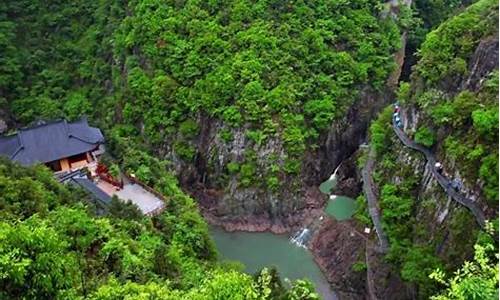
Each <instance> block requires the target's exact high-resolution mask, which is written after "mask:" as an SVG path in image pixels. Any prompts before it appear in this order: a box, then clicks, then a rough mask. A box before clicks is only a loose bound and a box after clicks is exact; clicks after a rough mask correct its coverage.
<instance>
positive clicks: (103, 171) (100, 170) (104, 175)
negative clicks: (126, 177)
mask: <svg viewBox="0 0 500 300" xmlns="http://www.w3.org/2000/svg"><path fill="white" fill-rule="evenodd" d="M96 172H97V176H99V178H101V179H102V180H104V181H106V182H107V183H109V184H112V185H114V186H116V187H119V188H123V180H120V181H118V180H117V179H115V178H114V177H113V175H111V174H109V170H108V167H106V166H105V165H103V164H98V165H97V169H96Z"/></svg>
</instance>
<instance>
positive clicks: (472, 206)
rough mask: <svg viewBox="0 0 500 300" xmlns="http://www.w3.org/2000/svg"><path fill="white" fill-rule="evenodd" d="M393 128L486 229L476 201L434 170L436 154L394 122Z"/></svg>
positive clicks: (451, 195)
mask: <svg viewBox="0 0 500 300" xmlns="http://www.w3.org/2000/svg"><path fill="white" fill-rule="evenodd" d="M392 128H393V129H394V132H395V133H396V135H397V137H398V138H399V140H400V141H401V142H402V143H403V145H405V146H406V147H408V148H410V149H413V150H416V151H418V152H420V153H422V154H424V156H425V159H426V160H427V165H426V168H427V169H429V171H431V173H432V175H433V176H434V178H435V179H436V181H437V182H438V183H439V185H440V186H441V187H442V188H443V189H444V190H445V192H446V194H448V196H450V197H451V198H452V199H453V200H455V201H456V202H458V203H459V204H461V205H463V206H465V207H466V208H468V209H469V210H470V211H471V212H472V214H473V215H474V217H475V218H476V222H477V223H478V224H479V226H481V227H484V224H485V221H486V218H485V216H484V213H483V211H482V210H481V209H480V208H479V207H478V205H477V204H476V203H475V202H474V201H472V200H471V199H468V198H466V197H465V196H464V195H462V194H460V193H459V192H457V191H456V190H455V189H453V188H452V187H451V181H450V180H449V179H448V178H446V177H444V176H443V175H441V174H439V172H438V171H437V170H436V168H434V164H435V163H436V158H435V156H434V154H433V153H432V152H431V151H430V150H429V149H428V148H426V147H424V146H422V145H420V144H417V143H415V142H414V141H412V140H410V138H409V137H408V136H407V135H406V134H405V133H404V132H403V130H402V129H401V128H399V127H398V126H397V125H396V124H395V123H394V120H393V123H392Z"/></svg>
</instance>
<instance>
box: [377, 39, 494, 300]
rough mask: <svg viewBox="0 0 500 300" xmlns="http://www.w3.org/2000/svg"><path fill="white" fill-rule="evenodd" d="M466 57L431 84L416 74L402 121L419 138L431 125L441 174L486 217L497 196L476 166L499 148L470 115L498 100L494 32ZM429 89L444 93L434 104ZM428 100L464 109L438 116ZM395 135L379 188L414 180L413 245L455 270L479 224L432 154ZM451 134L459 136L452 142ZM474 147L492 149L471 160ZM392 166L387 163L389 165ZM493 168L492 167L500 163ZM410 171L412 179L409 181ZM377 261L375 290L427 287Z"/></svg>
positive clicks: (411, 292)
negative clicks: (430, 162)
mask: <svg viewBox="0 0 500 300" xmlns="http://www.w3.org/2000/svg"><path fill="white" fill-rule="evenodd" d="M464 59H465V61H466V69H465V70H464V71H461V72H453V73H449V74H448V75H447V76H443V78H442V79H441V80H440V81H439V82H436V83H434V84H432V85H431V84H429V81H428V80H427V81H426V80H425V79H423V78H422V77H421V76H420V74H419V73H416V74H414V75H413V76H412V82H411V83H410V84H411V89H412V91H411V95H410V97H409V98H407V99H405V100H404V101H403V104H402V110H401V113H400V114H401V119H402V121H403V128H404V130H405V132H407V133H408V134H409V135H410V136H411V137H412V138H416V137H417V135H418V131H419V130H420V129H421V128H423V127H427V128H430V129H431V131H433V132H434V134H435V136H434V144H433V145H432V146H429V147H430V148H431V149H432V151H433V152H434V153H435V154H436V157H437V159H438V160H439V161H441V162H442V163H443V165H444V175H445V176H446V177H448V178H451V179H458V180H459V181H460V182H461V183H462V187H461V188H460V192H461V193H462V194H463V195H465V196H466V197H467V198H469V199H472V200H473V201H475V202H476V203H477V204H478V205H479V207H480V208H481V209H482V210H483V212H485V213H486V214H487V216H488V218H490V219H495V218H497V217H498V211H497V209H496V207H495V205H494V204H492V202H491V201H490V200H488V197H492V196H491V194H488V193H486V192H485V188H486V187H487V182H486V181H485V179H484V178H483V177H482V175H477V174H478V169H479V168H481V169H483V168H484V161H486V160H488V158H487V157H488V155H495V154H494V152H495V151H496V150H495V149H496V148H497V147H498V146H497V145H498V137H496V138H495V137H494V134H493V137H491V136H485V135H484V133H483V135H481V134H478V133H477V132H476V131H475V130H477V128H476V124H475V121H476V120H472V118H471V115H474V112H473V111H474V110H476V111H480V112H483V111H486V110H487V109H488V107H490V106H491V105H493V107H495V106H497V105H498V98H496V97H497V95H496V94H495V93H494V94H495V95H493V98H492V94H491V93H490V92H489V91H488V85H491V84H493V83H494V85H497V84H498V82H497V81H496V82H494V81H492V78H493V77H492V76H495V75H494V74H495V72H497V70H498V64H497V63H498V37H497V35H496V34H495V35H487V36H484V37H482V38H481V39H480V40H478V41H477V42H476V46H475V47H474V48H473V51H471V54H470V56H468V57H465V58H464ZM417 70H418V66H417ZM493 80H494V79H493ZM432 95H439V100H438V101H436V102H433V103H434V104H430V103H426V102H425V101H428V100H427V99H426V98H425V97H430V98H432ZM469 96H470V98H468V97H469ZM495 103H496V104H495ZM431 105H435V107H447V106H446V105H449V106H450V107H452V109H458V110H460V111H457V112H456V113H457V114H458V116H459V117H454V118H452V119H454V120H455V121H453V122H452V121H449V119H446V118H442V119H438V118H437V117H436V116H441V115H438V113H442V112H440V111H438V110H434V107H432V106H431ZM455 107H457V108H455ZM458 107H460V108H458ZM495 109H496V108H495ZM445 116H446V115H445ZM390 139H391V142H390V146H389V150H388V151H387V152H386V153H385V154H384V156H383V157H381V158H380V159H379V160H378V162H377V164H376V167H375V170H374V173H375V174H376V177H377V180H376V182H377V184H378V190H379V194H380V193H381V190H382V188H383V186H384V185H392V186H396V187H401V186H410V187H411V188H410V189H409V191H408V192H409V194H411V198H412V199H414V202H413V204H412V205H413V209H412V214H411V216H409V218H414V220H415V221H414V222H413V223H412V225H411V232H412V235H411V236H410V237H409V238H410V239H411V243H412V245H413V246H412V247H425V248H427V249H428V251H429V252H428V253H429V255H432V256H435V257H437V258H439V261H440V263H441V264H442V268H444V269H445V270H446V271H448V272H452V271H453V270H455V268H456V267H457V266H459V265H460V264H461V263H462V262H463V261H464V260H467V259H470V257H471V255H472V252H473V245H474V243H475V242H476V240H477V234H478V231H479V229H480V228H479V226H478V225H477V223H476V221H475V218H474V216H473V215H472V214H471V212H470V211H469V210H468V209H467V208H465V207H464V206H462V205H460V204H459V203H457V202H456V201H454V200H453V199H452V198H451V197H449V196H447V194H446V193H445V192H444V190H443V188H442V187H441V186H440V185H439V184H438V182H437V181H436V180H435V178H434V177H433V175H432V174H431V172H430V171H429V168H427V167H426V163H427V162H426V160H425V158H424V156H423V155H422V154H421V153H419V152H416V151H414V150H411V149H408V148H405V147H404V146H403V144H401V143H400V141H399V140H398V139H397V138H396V136H395V135H394V134H391V135H390ZM454 141H459V142H458V143H455V144H453V143H452V142H454ZM450 145H451V146H450ZM474 149H482V150H485V149H489V150H487V152H486V153H485V154H479V157H478V158H476V161H474V160H471V158H470V155H472V154H471V152H472V153H473V152H474ZM453 151H459V152H458V153H460V151H461V152H462V153H463V154H461V155H460V158H458V159H457V158H453V155H454V152H453ZM481 153H482V152H481ZM387 159H390V160H389V161H387ZM388 164H389V165H390V167H388ZM388 168H389V170H390V171H387V169H388ZM497 168H498V167H497ZM483 172H484V170H483ZM491 172H492V173H493V174H494V173H495V172H498V171H497V170H491ZM497 174H498V173H497ZM409 179H410V180H412V181H414V182H412V183H411V184H409V183H408V180H409ZM399 191H400V193H403V192H402V191H401V190H399ZM382 209H384V205H382ZM389 226H390V224H389ZM391 242H393V240H391ZM401 255H402V256H403V255H404V254H401ZM378 268H379V269H380V270H383V269H384V268H385V269H386V270H387V271H386V272H385V273H384V272H381V273H380V274H379V276H377V277H376V278H377V280H375V285H374V286H375V287H376V294H377V296H378V297H379V298H380V299H402V298H400V297H399V298H398V297H394V295H396V293H398V292H401V290H402V289H403V290H406V293H405V294H404V295H406V296H401V295H400V296H401V297H403V298H412V297H417V298H418V297H422V296H423V295H424V293H423V292H422V290H421V287H422V286H423V283H421V282H420V283H419V285H413V284H410V283H409V282H406V283H405V284H404V285H403V287H402V286H401V285H400V284H390V283H389V282H391V280H390V278H394V279H396V281H400V276H401V272H402V271H401V270H398V271H396V272H394V271H395V270H394V267H391V266H390V265H388V264H387V263H384V262H383V261H380V264H378ZM422 268H423V266H422ZM430 271H431V270H429V272H430ZM406 276H408V275H406ZM417 286H418V288H417ZM427 293H428V291H427Z"/></svg>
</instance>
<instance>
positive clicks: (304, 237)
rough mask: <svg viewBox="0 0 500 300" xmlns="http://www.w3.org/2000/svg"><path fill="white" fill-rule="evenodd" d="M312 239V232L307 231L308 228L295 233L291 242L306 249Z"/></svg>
mask: <svg viewBox="0 0 500 300" xmlns="http://www.w3.org/2000/svg"><path fill="white" fill-rule="evenodd" d="M310 237H311V231H310V230H309V229H307V227H305V228H303V229H302V230H300V231H298V232H297V233H295V234H294V235H293V236H292V237H291V238H290V242H292V243H293V244H295V245H297V246H299V247H302V248H306V246H307V242H308V241H309V238H310Z"/></svg>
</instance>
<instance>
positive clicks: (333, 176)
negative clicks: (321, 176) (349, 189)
mask: <svg viewBox="0 0 500 300" xmlns="http://www.w3.org/2000/svg"><path fill="white" fill-rule="evenodd" d="M341 165H342V162H341V163H340V164H339V165H338V166H337V168H335V170H334V171H333V174H332V176H330V178H329V179H328V180H335V177H337V172H338V170H339V169H340V166H341Z"/></svg>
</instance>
